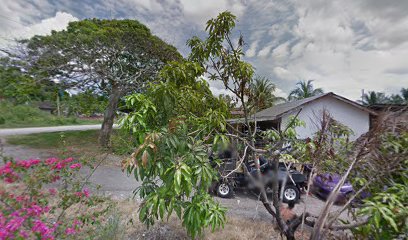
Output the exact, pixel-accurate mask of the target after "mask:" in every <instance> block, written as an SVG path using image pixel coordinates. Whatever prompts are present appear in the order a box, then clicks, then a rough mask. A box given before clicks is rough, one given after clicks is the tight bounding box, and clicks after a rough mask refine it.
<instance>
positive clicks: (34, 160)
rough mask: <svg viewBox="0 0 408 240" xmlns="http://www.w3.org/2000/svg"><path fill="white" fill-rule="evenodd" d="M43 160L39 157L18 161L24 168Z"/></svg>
mask: <svg viewBox="0 0 408 240" xmlns="http://www.w3.org/2000/svg"><path fill="white" fill-rule="evenodd" d="M40 162H41V160H39V159H30V160H22V161H19V162H17V165H18V166H20V167H23V168H30V167H31V166H34V165H37V164H39V163H40Z"/></svg>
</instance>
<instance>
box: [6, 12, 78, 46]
mask: <svg viewBox="0 0 408 240" xmlns="http://www.w3.org/2000/svg"><path fill="white" fill-rule="evenodd" d="M72 21H78V18H76V17H74V16H72V15H71V14H69V13H65V12H57V13H56V14H55V16H54V17H51V18H47V19H43V20H41V21H40V22H38V23H34V24H31V25H25V26H24V25H19V26H18V25H17V27H14V28H10V29H9V30H8V31H5V32H3V35H6V38H3V41H2V42H0V44H1V45H5V44H12V43H13V42H12V41H13V40H14V39H25V38H30V37H32V36H34V35H47V34H50V33H51V31H52V30H55V31H60V30H63V29H65V28H66V27H67V26H68V23H69V22H72Z"/></svg>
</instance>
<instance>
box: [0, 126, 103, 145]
mask: <svg viewBox="0 0 408 240" xmlns="http://www.w3.org/2000/svg"><path fill="white" fill-rule="evenodd" d="M98 134H99V130H86V131H67V132H52V133H35V134H29V135H17V136H10V137H8V138H6V140H7V143H9V144H12V145H22V146H28V147H31V148H42V149H55V148H64V147H81V148H82V147H83V148H90V147H97V144H98Z"/></svg>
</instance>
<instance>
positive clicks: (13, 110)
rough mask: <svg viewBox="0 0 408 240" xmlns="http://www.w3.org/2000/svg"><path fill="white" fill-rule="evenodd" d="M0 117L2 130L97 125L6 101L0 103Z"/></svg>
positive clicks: (35, 107)
mask: <svg viewBox="0 0 408 240" xmlns="http://www.w3.org/2000/svg"><path fill="white" fill-rule="evenodd" d="M0 116H1V119H3V120H1V119H0V125H1V127H2V128H7V127H35V126H55V125H71V124H80V123H82V124H83V123H88V122H89V123H97V122H96V121H91V120H89V121H86V120H79V119H78V118H76V117H57V116H55V115H52V114H51V113H49V112H45V111H42V110H40V109H38V107H37V106H33V105H14V104H12V103H10V102H7V101H0Z"/></svg>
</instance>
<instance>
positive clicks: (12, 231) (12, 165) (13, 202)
mask: <svg viewBox="0 0 408 240" xmlns="http://www.w3.org/2000/svg"><path fill="white" fill-rule="evenodd" d="M73 161H74V159H73V158H67V159H58V158H48V159H46V160H45V161H41V160H39V159H29V160H21V161H16V162H7V163H6V164H5V165H3V166H1V167H0V180H3V181H4V182H6V183H18V184H14V185H10V187H9V188H1V189H0V198H1V199H2V200H4V201H2V202H3V203H4V204H2V203H1V202H0V240H3V239H4V240H5V239H16V238H22V239H32V238H40V239H54V238H55V234H56V232H57V231H58V232H60V233H62V234H66V235H72V234H76V233H78V230H79V227H78V226H79V222H78V221H75V222H74V223H73V224H72V225H66V224H64V225H59V224H57V223H49V222H47V220H46V219H47V218H46V216H47V215H48V214H49V212H50V207H49V206H47V205H46V204H48V200H47V198H49V197H58V195H57V193H58V192H57V190H56V189H49V190H48V193H46V192H43V191H41V189H40V190H39V191H34V192H31V191H16V189H20V188H25V189H29V188H28V187H27V186H29V185H31V184H32V181H37V182H38V183H39V184H40V186H41V185H42V184H47V183H50V182H54V181H57V180H59V179H60V178H64V176H65V175H64V172H65V170H67V171H72V170H78V169H80V168H81V167H82V165H81V164H80V163H75V162H73ZM68 173H69V172H68ZM68 175H70V173H69V174H68ZM14 191H16V192H17V193H16V192H14ZM19 192H22V193H23V194H22V195H19V194H18V193H19ZM74 194H75V195H77V196H79V197H82V196H84V197H89V191H88V190H87V189H83V190H82V191H80V192H74ZM60 224H62V223H60ZM57 229H58V230H57Z"/></svg>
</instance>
